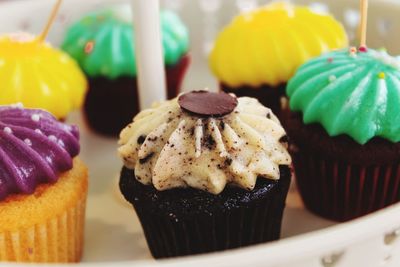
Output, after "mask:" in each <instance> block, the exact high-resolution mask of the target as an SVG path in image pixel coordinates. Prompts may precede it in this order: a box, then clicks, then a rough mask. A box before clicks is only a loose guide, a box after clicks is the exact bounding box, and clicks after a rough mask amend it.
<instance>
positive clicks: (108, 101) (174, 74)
mask: <svg viewBox="0 0 400 267" xmlns="http://www.w3.org/2000/svg"><path fill="white" fill-rule="evenodd" d="M189 64H190V56H189V55H186V56H184V57H182V58H181V60H180V61H179V62H178V63H177V64H176V65H175V66H171V67H167V68H166V74H167V87H168V88H167V89H168V91H167V96H168V98H169V99H171V98H174V97H176V96H177V95H178V94H179V91H180V87H181V83H182V80H183V77H184V75H185V73H186V70H187V68H188V66H189ZM84 110H85V117H86V120H87V123H88V124H89V125H90V127H91V128H93V129H94V130H96V131H97V132H99V133H102V134H105V135H115V136H116V135H118V134H119V133H120V131H121V130H122V129H123V128H124V127H125V126H126V125H127V124H129V123H130V122H132V118H133V117H134V116H135V115H136V114H137V113H138V112H139V110H140V109H139V96H138V88H137V80H136V78H135V77H126V76H124V77H120V78H117V79H115V80H110V79H107V78H105V77H94V78H89V91H88V93H87V96H86V98H85V104H84Z"/></svg>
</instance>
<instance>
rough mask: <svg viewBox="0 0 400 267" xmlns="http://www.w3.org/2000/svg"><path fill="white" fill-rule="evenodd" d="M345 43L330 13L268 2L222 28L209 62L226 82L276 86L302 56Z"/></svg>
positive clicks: (239, 84)
mask: <svg viewBox="0 0 400 267" xmlns="http://www.w3.org/2000/svg"><path fill="white" fill-rule="evenodd" d="M347 46H348V39H347V36H346V33H345V31H344V28H343V26H342V25H341V24H340V23H339V22H338V21H336V20H335V19H334V18H333V17H332V16H330V15H322V14H318V13H315V12H313V11H312V10H310V9H309V8H307V7H302V6H293V5H291V4H288V3H273V4H270V5H267V6H264V7H261V8H259V9H256V10H253V11H251V12H248V13H243V14H241V15H239V16H237V17H236V18H235V19H234V20H233V21H232V22H231V23H230V24H229V25H228V26H227V27H225V29H224V30H223V31H222V32H221V33H220V34H219V36H218V37H217V40H216V42H215V46H214V48H213V50H212V52H211V55H210V58H209V62H210V67H211V69H212V71H213V72H214V74H215V75H216V76H217V77H218V79H219V80H220V81H221V83H223V84H225V85H227V86H229V87H240V86H251V87H259V86H261V85H269V86H278V85H280V84H284V83H286V82H287V81H288V80H289V78H290V77H291V76H292V75H293V74H294V72H295V70H296V69H297V67H298V66H300V65H301V64H302V63H304V62H305V61H307V60H308V59H310V58H312V57H315V56H318V55H320V54H322V53H324V52H327V51H329V50H332V49H337V48H342V47H347Z"/></svg>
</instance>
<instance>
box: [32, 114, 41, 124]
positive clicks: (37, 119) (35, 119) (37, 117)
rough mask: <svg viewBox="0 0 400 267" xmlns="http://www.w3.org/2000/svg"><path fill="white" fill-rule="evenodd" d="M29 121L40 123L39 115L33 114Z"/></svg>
mask: <svg viewBox="0 0 400 267" xmlns="http://www.w3.org/2000/svg"><path fill="white" fill-rule="evenodd" d="M31 119H32V120H33V121H36V122H38V121H40V114H33V115H32V116H31Z"/></svg>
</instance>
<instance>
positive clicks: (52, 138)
mask: <svg viewBox="0 0 400 267" xmlns="http://www.w3.org/2000/svg"><path fill="white" fill-rule="evenodd" d="M49 139H50V141H53V142H57V137H55V136H54V135H49Z"/></svg>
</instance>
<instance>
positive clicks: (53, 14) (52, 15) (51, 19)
mask: <svg viewBox="0 0 400 267" xmlns="http://www.w3.org/2000/svg"><path fill="white" fill-rule="evenodd" d="M61 3H62V0H57V2H56V3H55V5H54V6H53V10H52V11H51V13H50V17H49V19H48V20H47V23H46V26H45V27H44V30H43V31H42V33H41V34H40V36H39V41H44V40H45V39H46V37H47V35H48V33H49V31H50V28H51V25H53V22H54V19H55V18H56V16H57V13H58V10H59V9H60V6H61Z"/></svg>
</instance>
